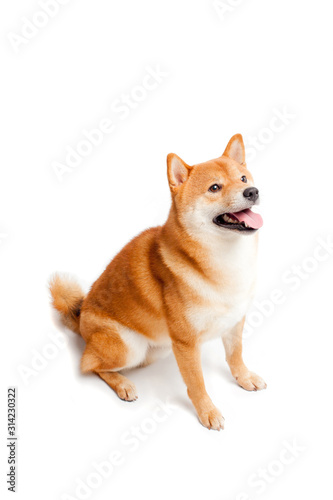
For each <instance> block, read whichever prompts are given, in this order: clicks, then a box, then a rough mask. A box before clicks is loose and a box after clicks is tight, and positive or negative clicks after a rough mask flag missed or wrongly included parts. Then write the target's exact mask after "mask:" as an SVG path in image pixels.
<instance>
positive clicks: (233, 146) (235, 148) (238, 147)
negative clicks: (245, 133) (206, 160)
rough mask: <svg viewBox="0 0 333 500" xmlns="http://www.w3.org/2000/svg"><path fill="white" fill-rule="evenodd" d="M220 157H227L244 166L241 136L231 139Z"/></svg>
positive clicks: (243, 148) (243, 149) (243, 147)
mask: <svg viewBox="0 0 333 500" xmlns="http://www.w3.org/2000/svg"><path fill="white" fill-rule="evenodd" d="M222 156H227V157H228V158H231V159H232V160H235V161H237V162H238V163H240V164H241V165H242V164H245V146H244V141H243V137H242V135H241V134H236V135H234V136H232V137H231V139H230V141H229V142H228V145H227V147H226V148H225V151H224V153H223V155H222Z"/></svg>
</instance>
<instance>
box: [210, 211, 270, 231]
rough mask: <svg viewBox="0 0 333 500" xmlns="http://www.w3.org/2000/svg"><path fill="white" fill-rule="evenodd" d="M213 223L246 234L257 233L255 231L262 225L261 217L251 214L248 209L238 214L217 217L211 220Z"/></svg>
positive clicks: (231, 213) (232, 213)
mask: <svg viewBox="0 0 333 500" xmlns="http://www.w3.org/2000/svg"><path fill="white" fill-rule="evenodd" d="M213 222H214V224H216V225H217V226H221V227H224V228H226V229H233V230H236V231H247V232H254V231H257V229H259V228H260V227H261V226H262V225H263V220H262V217H261V215H259V214H256V213H254V212H252V210H250V209H249V208H247V209H246V210H241V211H240V212H230V213H225V214H220V215H217V216H216V217H215V218H214V219H213Z"/></svg>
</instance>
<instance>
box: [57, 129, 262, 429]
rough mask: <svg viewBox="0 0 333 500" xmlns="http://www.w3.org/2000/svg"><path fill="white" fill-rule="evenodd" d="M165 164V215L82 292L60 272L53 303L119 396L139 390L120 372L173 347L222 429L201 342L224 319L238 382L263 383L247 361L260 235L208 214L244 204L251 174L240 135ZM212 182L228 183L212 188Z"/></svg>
mask: <svg viewBox="0 0 333 500" xmlns="http://www.w3.org/2000/svg"><path fill="white" fill-rule="evenodd" d="M167 166H168V180H169V185H170V191H171V195H172V205H171V209H170V213H169V217H168V219H167V221H166V223H165V224H164V225H163V226H159V227H155V228H151V229H148V230H146V231H144V232H143V233H141V234H140V235H139V236H137V237H136V238H134V239H133V240H132V241H130V242H129V243H128V244H127V245H126V246H125V247H124V248H123V249H122V250H121V251H120V252H119V253H118V255H116V256H115V258H114V259H113V260H112V261H111V262H110V264H109V265H108V266H107V268H106V269H105V271H104V272H103V273H102V275H101V276H100V277H99V278H98V279H97V281H96V282H95V283H94V284H93V286H92V287H91V290H90V292H89V293H88V295H87V296H86V297H85V298H83V293H82V291H81V289H80V288H79V287H78V286H77V285H76V284H70V283H68V282H67V281H62V280H61V279H60V278H58V277H56V278H54V279H53V281H52V283H51V285H50V289H51V293H52V296H53V305H54V307H55V308H56V309H57V310H58V311H60V313H61V315H62V318H63V321H64V323H65V324H66V325H67V326H69V327H70V328H72V329H74V330H75V331H80V333H81V335H82V337H83V338H84V339H85V341H86V342H87V346H86V349H85V352H84V354H83V357H82V362H81V369H82V371H83V372H87V371H94V372H95V373H97V374H99V375H100V376H101V378H103V379H104V380H105V381H106V382H107V383H108V384H109V385H110V387H112V388H113V389H114V390H115V391H116V392H117V394H118V395H119V397H121V398H122V399H126V400H133V399H136V391H135V388H134V386H133V384H132V383H131V382H130V381H128V380H127V379H126V378H125V377H123V376H121V375H120V374H119V373H118V371H119V370H121V369H123V368H128V367H131V366H140V365H145V364H148V363H149V362H151V361H152V360H153V359H155V357H156V354H157V353H160V352H161V353H162V352H164V351H167V349H171V348H172V350H173V352H174V355H175V357H176V359H177V362H178V366H179V369H180V371H181V373H182V376H183V379H184V381H185V383H186V385H187V388H188V394H189V397H190V398H191V400H192V402H193V404H194V406H195V408H196V410H197V412H198V416H199V419H200V421H201V422H202V424H203V425H205V426H206V427H209V428H214V429H220V428H222V427H223V417H222V415H221V414H220V412H219V411H218V410H217V409H216V408H215V406H214V405H213V403H212V401H211V399H210V397H209V396H208V394H207V392H206V389H205V384H204V380H203V374H202V368H201V362H200V344H201V343H202V342H203V341H205V340H207V339H208V338H211V336H214V335H215V336H216V332H215V330H217V332H219V325H221V331H220V333H219V335H221V336H222V335H223V334H225V333H226V332H227V331H228V332H229V331H230V332H231V333H230V334H229V336H227V337H226V338H224V343H225V347H226V354H227V361H228V363H229V365H230V368H231V371H232V373H233V375H234V376H235V377H236V379H238V381H239V383H240V385H242V386H243V387H244V388H246V389H249V390H251V389H255V388H263V384H264V383H263V381H262V380H261V379H260V377H258V379H255V377H254V375H255V374H251V372H249V371H248V370H247V368H246V366H245V365H244V363H243V360H242V352H241V351H242V350H241V333H242V327H243V323H244V315H245V313H246V308H247V305H248V302H249V300H250V298H251V295H252V294H253V287H254V274H253V271H252V268H253V265H254V261H255V258H256V248H257V236H256V235H254V236H251V237H247V236H242V235H239V234H237V235H234V234H232V235H231V232H230V231H228V230H225V229H222V230H219V229H218V228H217V226H215V225H214V224H213V222H212V218H213V215H214V214H217V213H218V211H219V210H222V207H223V210H224V211H223V213H227V212H232V211H233V210H234V207H235V206H236V205H237V203H238V204H239V203H244V197H243V190H244V184H243V182H242V180H241V177H242V176H244V175H246V176H247V178H248V182H249V183H250V184H252V183H253V179H252V176H251V174H250V172H249V171H248V170H247V168H246V164H245V150H244V144H243V140H242V137H241V136H240V135H239V134H238V135H236V136H234V137H233V138H232V139H231V140H230V141H229V144H228V146H227V148H226V150H225V152H224V154H223V155H222V156H221V157H220V158H217V159H215V160H211V161H208V162H206V163H201V164H197V165H194V166H189V165H187V164H186V163H185V162H183V161H182V160H181V159H180V158H179V157H178V156H176V155H174V154H170V155H168V159H167ZM214 183H218V184H220V185H223V189H221V190H220V192H218V193H216V194H213V195H212V193H211V192H210V191H209V187H210V186H211V185H212V184H214ZM237 200H238V201H237ZM239 200H240V201H239ZM242 200H243V202H242ZM239 210H242V208H239ZM81 304H82V306H81ZM80 306H81V309H80V316H78V314H77V311H78V309H79V308H80ZM219 322H221V323H219ZM224 330H225V331H224ZM252 375H253V376H252ZM256 377H257V376H256Z"/></svg>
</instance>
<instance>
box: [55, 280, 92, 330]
mask: <svg viewBox="0 0 333 500" xmlns="http://www.w3.org/2000/svg"><path fill="white" fill-rule="evenodd" d="M49 288H50V292H51V296H52V305H53V307H54V308H55V309H56V310H57V311H59V313H60V317H61V321H62V322H63V324H64V325H65V326H67V327H68V328H70V329H71V330H73V331H74V332H76V333H80V312H81V306H82V302H83V299H84V297H85V294H84V292H83V291H82V289H81V287H80V285H79V284H78V283H76V282H75V281H73V280H71V279H69V278H65V277H60V276H59V275H58V274H55V275H54V276H52V278H51V279H50V283H49Z"/></svg>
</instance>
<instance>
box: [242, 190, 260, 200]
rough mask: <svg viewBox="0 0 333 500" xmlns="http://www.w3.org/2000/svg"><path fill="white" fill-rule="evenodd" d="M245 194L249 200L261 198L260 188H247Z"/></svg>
mask: <svg viewBox="0 0 333 500" xmlns="http://www.w3.org/2000/svg"><path fill="white" fill-rule="evenodd" d="M243 195H244V196H245V198H247V199H248V200H249V201H256V200H257V199H258V198H259V190H258V189H257V188H255V187H251V188H246V189H245V190H244V193H243Z"/></svg>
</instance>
